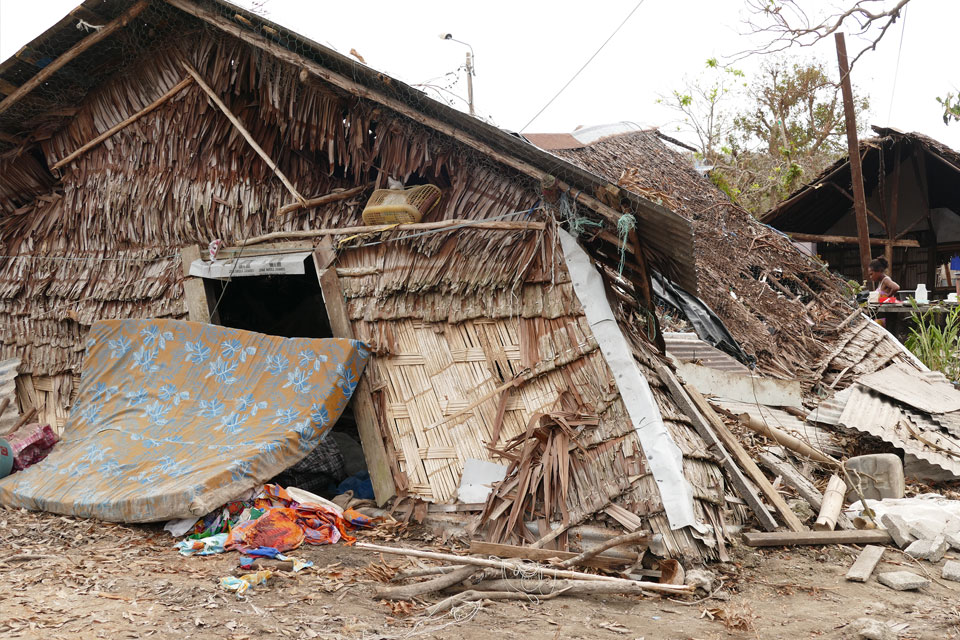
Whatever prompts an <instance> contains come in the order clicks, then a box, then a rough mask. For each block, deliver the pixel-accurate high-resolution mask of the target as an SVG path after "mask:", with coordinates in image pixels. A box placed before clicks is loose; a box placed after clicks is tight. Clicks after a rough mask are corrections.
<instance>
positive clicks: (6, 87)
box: [0, 78, 19, 96]
mask: <svg viewBox="0 0 960 640" xmlns="http://www.w3.org/2000/svg"><path fill="white" fill-rule="evenodd" d="M18 88H19V87H17V85H15V84H13V83H12V82H9V81H7V80H4V79H3V78H0V93H2V94H3V95H5V96H8V95H10V94H11V93H13V92H15V91H16V90H17V89H18Z"/></svg>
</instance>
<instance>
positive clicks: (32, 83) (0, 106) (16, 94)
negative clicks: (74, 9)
mask: <svg viewBox="0 0 960 640" xmlns="http://www.w3.org/2000/svg"><path fill="white" fill-rule="evenodd" d="M149 4H150V3H149V2H148V1H147V0H140V2H138V3H137V4H135V5H133V6H132V7H130V8H129V9H127V10H126V11H124V12H123V13H122V14H120V15H119V16H117V17H116V18H114V19H113V20H111V21H110V22H108V23H107V24H105V25H104V26H103V28H101V29H98V30H96V31H94V32H93V33H91V34H90V35H88V36H87V37H86V38H84V39H83V40H81V41H80V42H78V43H77V44H75V45H73V46H72V47H70V48H69V49H67V50H66V51H64V52H63V53H62V54H60V56H59V57H58V58H57V59H56V60H54V61H53V62H51V63H50V64H48V65H47V66H45V67H43V68H42V69H40V71H38V72H37V74H36V75H35V76H33V77H32V78H30V79H29V80H27V81H26V82H24V83H23V84H22V85H20V86H19V87H17V88H16V89H14V91H13V92H12V93H11V94H10V95H8V96H7V97H6V98H4V99H3V100H2V101H0V113H3V112H4V111H6V110H7V109H9V108H10V107H12V106H13V105H14V104H15V103H16V102H17V101H19V100H20V99H21V98H23V97H24V96H26V95H27V94H28V93H30V92H31V91H33V90H34V89H36V88H37V87H39V86H40V85H41V84H43V83H44V82H45V81H46V80H47V79H48V78H49V77H50V76H52V75H53V74H54V73H56V72H57V71H59V70H60V69H62V68H63V66H64V65H66V64H67V63H68V62H70V61H71V60H73V59H75V58H76V57H77V56H79V55H80V54H81V53H83V52H84V51H86V50H87V49H89V48H90V47H92V46H93V45H95V44H97V43H98V42H100V41H101V40H103V39H104V38H106V37H108V36H109V35H110V34H112V33H113V32H114V31H116V30H117V29H121V28H123V27H124V26H126V24H127V23H128V22H130V21H131V20H133V19H134V18H135V17H137V16H138V15H140V13H141V12H142V11H143V10H144V9H146V8H147V6H149Z"/></svg>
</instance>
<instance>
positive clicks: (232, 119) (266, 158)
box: [181, 62, 307, 205]
mask: <svg viewBox="0 0 960 640" xmlns="http://www.w3.org/2000/svg"><path fill="white" fill-rule="evenodd" d="M181 64H182V65H183V68H184V69H186V70H187V73H189V74H190V76H191V77H193V79H194V80H196V82H197V84H198V85H200V88H201V89H203V91H204V93H206V94H207V95H208V96H210V99H211V100H213V103H214V104H215V105H217V107H218V108H219V109H220V111H222V112H223V115H225V116H227V119H228V120H229V121H230V123H231V124H232V125H233V126H234V127H236V128H237V131H239V132H240V135H242V136H243V139H244V140H246V141H247V144H249V145H250V147H251V148H252V149H253V150H254V151H256V152H257V155H258V156H260V157H261V158H263V161H264V162H266V163H267V166H268V167H270V170H271V171H273V173H274V175H275V176H277V177H278V178H280V182H282V183H283V186H285V187H286V188H287V191H289V192H290V195H292V196H293V197H294V198H295V199H296V200H297V202H299V203H300V204H302V205H306V203H307V199H306V198H304V197H303V196H302V195H300V192H299V191H297V190H296V188H294V186H293V184H292V183H291V182H290V181H289V180H288V179H287V176H285V175H284V174H283V172H282V171H280V168H279V167H278V166H277V164H276V163H275V162H274V161H273V160H272V159H271V158H270V156H268V155H267V152H266V151H264V150H263V147H261V146H260V145H259V144H257V141H256V140H254V139H253V136H252V135H250V132H249V131H247V128H246V127H244V126H243V123H242V122H240V119H239V118H237V116H235V115H234V114H233V112H232V111H230V108H229V107H227V105H226V104H224V102H223V100H221V99H220V96H218V95H217V93H216V91H214V90H213V89H211V88H210V85H208V84H207V83H206V82H205V81H204V79H203V78H202V77H201V76H200V73H199V72H198V71H197V70H196V69H194V68H193V67H192V66H191V65H190V63H188V62H181Z"/></svg>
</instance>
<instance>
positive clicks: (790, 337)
mask: <svg viewBox="0 0 960 640" xmlns="http://www.w3.org/2000/svg"><path fill="white" fill-rule="evenodd" d="M526 137H527V138H528V139H529V140H530V141H531V142H533V143H534V144H538V145H542V146H543V148H544V149H547V150H549V151H551V152H552V153H554V154H556V155H557V156H559V157H562V158H564V159H566V160H569V161H570V162H573V163H575V164H577V165H579V166H581V167H583V168H585V169H587V170H590V171H596V172H597V173H599V174H601V175H603V176H604V177H606V178H607V179H608V180H611V181H616V182H617V183H618V184H619V185H620V186H622V187H624V188H625V189H628V190H630V191H632V192H634V193H638V194H643V195H644V196H645V197H647V198H649V199H653V200H659V201H660V202H662V203H663V204H664V205H665V206H667V207H668V208H670V209H672V210H673V211H677V212H678V213H680V214H681V215H683V216H684V217H685V218H687V219H688V220H690V221H691V223H692V224H693V228H694V247H695V251H694V256H695V257H694V262H695V265H696V269H697V278H698V282H699V283H700V290H699V295H700V297H701V298H702V299H703V300H704V301H705V302H706V303H707V304H708V305H709V306H710V307H711V308H712V309H713V310H714V311H715V312H716V313H717V315H719V316H720V318H721V319H722V320H723V321H724V322H725V323H726V325H727V327H728V328H729V329H730V331H731V332H732V334H733V335H734V336H735V337H736V338H737V339H738V340H739V341H740V342H741V345H742V346H743V347H744V349H745V350H746V351H747V353H749V354H751V355H754V356H755V357H756V358H757V362H758V368H759V369H760V370H761V371H762V372H764V373H767V374H769V375H773V376H777V377H781V378H796V379H800V380H801V381H803V382H804V383H805V384H806V385H807V386H808V388H809V387H810V386H811V385H813V384H815V383H817V382H819V377H820V375H821V374H822V373H823V372H822V371H820V372H819V373H818V367H817V366H816V364H815V363H819V362H820V360H821V359H822V358H824V357H826V356H827V355H828V354H829V353H830V351H831V349H832V346H833V344H834V343H835V342H836V341H837V340H839V339H840V338H841V333H842V331H841V328H838V325H840V324H841V323H842V321H843V320H844V319H845V318H847V317H848V316H849V315H850V313H851V312H852V311H853V307H852V306H851V305H850V304H849V302H847V301H846V300H845V299H844V297H843V295H842V293H841V291H842V289H841V286H842V282H841V281H840V280H839V279H838V278H837V277H835V276H833V275H831V274H830V273H829V272H828V271H827V269H826V268H825V266H824V265H823V264H820V263H819V262H817V261H815V260H813V259H811V258H810V257H809V256H807V255H805V254H803V253H801V252H800V251H799V250H798V249H797V248H796V247H795V246H794V245H793V244H792V243H791V242H790V240H789V239H788V238H787V237H786V236H784V235H783V234H781V233H779V232H777V231H775V230H773V229H771V228H770V227H768V226H766V225H764V224H762V223H760V222H758V221H757V220H756V219H755V218H754V217H753V216H752V215H750V213H749V212H747V211H745V210H744V209H742V208H741V207H739V206H737V205H736V204H734V203H733V202H731V201H730V199H729V198H728V197H727V196H726V195H725V194H724V193H723V192H722V191H720V190H719V189H718V188H717V187H716V186H714V185H713V184H712V183H711V182H710V180H709V178H708V177H706V176H704V175H701V174H700V173H699V172H698V171H697V170H696V169H695V168H694V166H693V162H692V158H691V157H690V156H689V155H684V154H682V153H679V152H677V151H676V150H674V149H675V148H676V145H675V144H674V143H675V142H676V141H671V142H669V143H668V142H667V141H669V140H672V139H670V138H668V137H666V136H664V135H663V134H661V133H660V132H659V131H657V130H656V129H643V128H641V127H639V126H637V125H634V124H631V123H621V124H620V125H619V126H611V125H608V126H606V127H602V128H592V129H581V130H578V131H575V132H573V134H529V135H526ZM668 144H670V145H672V146H673V147H674V148H671V147H670V146H668Z"/></svg>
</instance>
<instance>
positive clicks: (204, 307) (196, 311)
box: [180, 244, 210, 322]
mask: <svg viewBox="0 0 960 640" xmlns="http://www.w3.org/2000/svg"><path fill="white" fill-rule="evenodd" d="M199 259H200V247H199V246H198V245H195V244H192V245H188V246H186V247H184V248H183V249H181V250H180V261H181V262H182V263H183V301H184V304H186V306H187V320H189V321H190V322H210V298H209V297H208V296H207V285H206V283H205V282H204V280H203V278H195V277H193V276H191V275H190V265H191V264H193V261H194V260H199Z"/></svg>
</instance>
